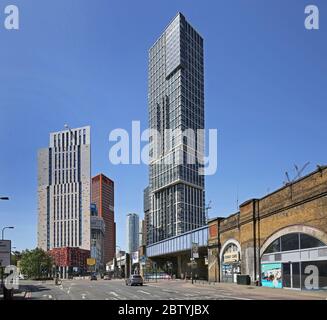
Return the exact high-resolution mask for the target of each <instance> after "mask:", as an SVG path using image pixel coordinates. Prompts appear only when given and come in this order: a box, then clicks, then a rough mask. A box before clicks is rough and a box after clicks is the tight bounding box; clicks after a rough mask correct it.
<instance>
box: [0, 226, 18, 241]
mask: <svg viewBox="0 0 327 320" xmlns="http://www.w3.org/2000/svg"><path fill="white" fill-rule="evenodd" d="M14 228H15V227H4V228H2V240H4V236H5V230H6V229H14Z"/></svg>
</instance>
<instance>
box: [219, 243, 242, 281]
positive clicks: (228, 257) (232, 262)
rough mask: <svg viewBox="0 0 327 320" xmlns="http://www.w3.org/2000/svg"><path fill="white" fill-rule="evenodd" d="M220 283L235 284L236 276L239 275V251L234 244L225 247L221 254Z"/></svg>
mask: <svg viewBox="0 0 327 320" xmlns="http://www.w3.org/2000/svg"><path fill="white" fill-rule="evenodd" d="M221 261H222V268H221V280H222V282H230V283H236V281H237V275H238V274H241V263H240V262H241V261H240V250H239V247H238V246H237V245H236V244H235V243H230V244H228V245H227V246H226V248H225V249H224V250H223V253H222V259H221Z"/></svg>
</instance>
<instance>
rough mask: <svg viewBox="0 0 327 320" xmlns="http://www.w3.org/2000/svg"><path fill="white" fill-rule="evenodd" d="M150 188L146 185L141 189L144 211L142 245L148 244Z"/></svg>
mask: <svg viewBox="0 0 327 320" xmlns="http://www.w3.org/2000/svg"><path fill="white" fill-rule="evenodd" d="M149 192H150V189H149V187H146V188H145V189H144V191H143V212H144V220H143V228H142V231H141V232H142V233H143V234H142V238H143V243H142V245H148V244H149V239H148V229H149V227H150V193H149Z"/></svg>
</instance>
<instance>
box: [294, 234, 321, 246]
mask: <svg viewBox="0 0 327 320" xmlns="http://www.w3.org/2000/svg"><path fill="white" fill-rule="evenodd" d="M300 239H301V249H308V248H317V247H324V246H325V244H324V243H323V242H321V241H320V240H318V239H316V238H314V237H311V236H309V235H307V234H304V233H301V234H300Z"/></svg>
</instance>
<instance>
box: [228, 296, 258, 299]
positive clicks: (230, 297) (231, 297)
mask: <svg viewBox="0 0 327 320" xmlns="http://www.w3.org/2000/svg"><path fill="white" fill-rule="evenodd" d="M225 298H227V299H236V300H253V299H249V298H241V297H233V296H227V297H225Z"/></svg>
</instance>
